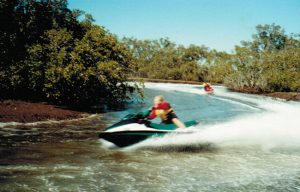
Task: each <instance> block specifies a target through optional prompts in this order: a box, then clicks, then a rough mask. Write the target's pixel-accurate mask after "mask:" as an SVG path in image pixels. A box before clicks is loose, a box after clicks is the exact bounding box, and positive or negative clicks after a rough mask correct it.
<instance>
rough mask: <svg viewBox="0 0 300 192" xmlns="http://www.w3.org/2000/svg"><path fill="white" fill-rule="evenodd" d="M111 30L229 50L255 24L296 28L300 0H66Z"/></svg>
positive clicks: (288, 29)
mask: <svg viewBox="0 0 300 192" xmlns="http://www.w3.org/2000/svg"><path fill="white" fill-rule="evenodd" d="M69 7H70V8H71V9H80V10H83V11H85V12H87V13H90V14H91V15H93V18H94V19H95V20H96V21H95V23H96V24H98V25H101V26H104V27H105V28H106V29H108V30H109V31H110V32H111V33H113V34H116V35H118V36H119V37H120V38H121V37H123V36H126V37H134V38H137V39H159V38H161V37H169V38H170V40H171V41H173V42H175V43H178V44H183V45H186V46H187V45H189V44H195V45H205V46H208V47H209V48H211V49H217V50H219V51H221V50H225V51H228V52H230V51H231V50H233V48H234V45H237V44H239V43H240V41H241V40H250V39H251V35H252V34H253V33H254V32H255V26H256V25H258V24H272V23H276V24H278V25H280V26H282V27H283V28H284V29H285V30H286V32H287V33H288V34H289V33H300V0H69Z"/></svg>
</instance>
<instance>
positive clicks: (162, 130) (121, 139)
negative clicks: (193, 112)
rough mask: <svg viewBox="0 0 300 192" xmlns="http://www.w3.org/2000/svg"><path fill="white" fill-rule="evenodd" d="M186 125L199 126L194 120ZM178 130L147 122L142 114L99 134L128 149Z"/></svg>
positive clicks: (174, 126)
mask: <svg viewBox="0 0 300 192" xmlns="http://www.w3.org/2000/svg"><path fill="white" fill-rule="evenodd" d="M184 124H185V126H186V127H187V128H188V127H191V126H194V125H196V124H198V122H197V121H195V120H193V121H187V122H184ZM187 128H185V129H187ZM176 129H177V127H176V125H175V124H158V123H152V122H150V121H148V120H145V119H143V115H142V113H138V114H128V115H126V116H125V117H124V118H122V119H121V121H120V122H118V123H116V124H114V125H112V126H109V127H107V128H106V129H105V130H104V131H101V132H99V138H100V139H104V140H106V141H109V142H111V143H113V144H115V145H116V146H118V147H127V146H130V145H133V144H136V143H138V142H141V141H143V140H146V139H148V138H153V137H161V136H164V135H166V134H170V133H174V132H176V131H175V130H176ZM180 129H181V128H180Z"/></svg>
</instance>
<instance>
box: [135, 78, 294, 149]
mask: <svg viewBox="0 0 300 192" xmlns="http://www.w3.org/2000/svg"><path fill="white" fill-rule="evenodd" d="M146 87H148V88H149V87H150V88H153V89H159V88H162V87H164V90H166V87H165V84H148V83H147V84H146ZM167 89H168V90H178V91H184V92H189V93H192V94H198V93H197V92H195V90H194V89H195V86H191V85H168V88H167ZM215 90H216V94H215V95H214V96H213V97H216V98H218V97H219V98H220V99H223V100H224V102H226V100H228V102H230V101H234V102H240V103H241V105H249V107H255V108H257V109H261V110H262V111H260V112H259V113H254V114H253V113H252V114H250V115H248V116H242V117H237V118H235V119H233V120H231V121H229V122H224V123H219V124H215V125H205V126H203V125H201V124H199V125H198V126H197V127H196V128H193V129H192V133H190V134H173V135H172V134H171V135H167V136H165V137H162V138H153V139H149V140H146V141H144V142H141V143H139V144H137V145H135V146H133V147H132V148H143V147H157V148H159V147H162V146H173V147H178V148H180V147H183V146H187V147H191V146H195V147H197V146H198V148H199V149H202V148H203V147H205V146H209V147H211V148H215V147H217V148H224V147H229V146H230V147H232V146H238V147H243V146H259V147H261V148H264V149H272V148H276V147H291V148H294V147H300V103H299V102H287V101H282V100H276V99H272V98H268V97H263V96H256V95H248V94H240V93H232V92H228V91H226V89H225V88H224V87H216V89H215ZM209 147H208V148H209Z"/></svg>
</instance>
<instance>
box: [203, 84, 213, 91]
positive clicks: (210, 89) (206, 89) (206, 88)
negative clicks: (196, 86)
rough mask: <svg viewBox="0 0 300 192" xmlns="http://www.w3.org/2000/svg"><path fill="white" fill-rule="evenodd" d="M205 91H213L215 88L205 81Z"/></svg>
mask: <svg viewBox="0 0 300 192" xmlns="http://www.w3.org/2000/svg"><path fill="white" fill-rule="evenodd" d="M203 86H204V91H206V92H212V91H213V90H214V88H213V87H212V86H211V85H210V84H209V83H203Z"/></svg>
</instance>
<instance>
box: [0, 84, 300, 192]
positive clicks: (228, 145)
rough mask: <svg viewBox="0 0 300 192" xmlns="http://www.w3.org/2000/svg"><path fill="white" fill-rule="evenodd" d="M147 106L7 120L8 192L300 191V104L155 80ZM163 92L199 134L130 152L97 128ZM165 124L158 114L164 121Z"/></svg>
mask: <svg viewBox="0 0 300 192" xmlns="http://www.w3.org/2000/svg"><path fill="white" fill-rule="evenodd" d="M145 93H146V99H145V103H143V104H137V103H133V104H132V105H130V107H129V109H128V110H125V111H118V112H110V113H105V114H97V115H93V116H91V117H89V118H86V119H79V120H74V121H64V122H55V121H49V122H42V123H32V124H0V139H1V144H0V191H1V192H2V191H22V192H23V191H122V192H123V191H130V192H131V191H149V192H152V191H153V192H154V191H155V192H156V191H164V192H167V191H170V192H176V191H180V192H182V191H222V192H223V191H230V192H232V191H280V192H281V191H298V192H299V191H300V104H299V103H297V102H286V101H281V100H275V99H271V98H266V97H263V96H255V95H247V94H240V93H231V92H229V91H227V90H226V88H224V87H216V91H215V94H214V95H206V94H204V93H203V91H202V90H201V88H199V86H196V85H181V84H163V83H146V90H145ZM155 95H164V96H165V97H166V99H167V100H168V101H169V102H170V103H171V104H172V106H173V108H174V109H175V112H176V114H177V115H178V116H179V117H180V119H181V120H184V121H187V120H193V119H195V120H198V121H200V124H199V125H198V126H197V127H196V129H195V130H194V132H193V133H192V134H184V135H169V136H165V137H162V138H153V139H149V140H146V141H144V142H141V143H139V144H136V145H133V146H131V147H128V148H125V149H118V148H114V147H112V146H111V145H108V144H107V143H105V142H102V141H99V140H98V139H97V134H96V131H98V130H103V129H104V128H105V127H106V126H108V125H111V124H113V123H115V122H117V121H118V120H119V119H120V118H121V117H122V116H124V115H126V114H128V113H132V112H138V111H141V110H144V109H147V108H148V107H149V106H151V102H152V98H153V97H154V96H155ZM156 121H159V120H156Z"/></svg>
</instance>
